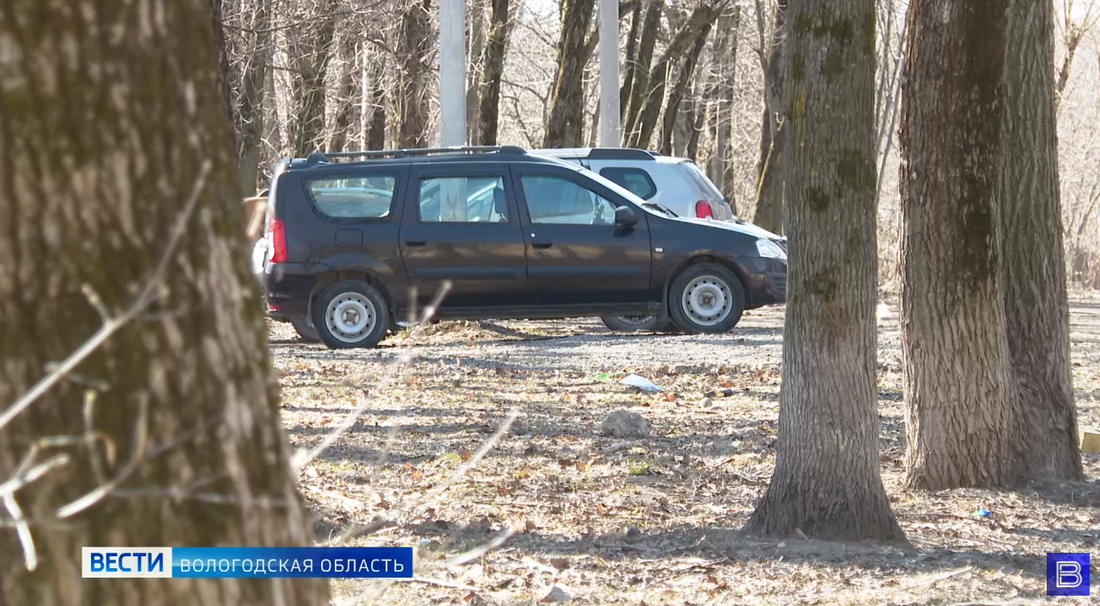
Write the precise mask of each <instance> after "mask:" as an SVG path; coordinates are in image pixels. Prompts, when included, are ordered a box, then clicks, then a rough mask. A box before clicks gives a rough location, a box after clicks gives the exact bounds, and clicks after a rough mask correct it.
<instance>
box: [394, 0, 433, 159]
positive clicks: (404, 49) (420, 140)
mask: <svg viewBox="0 0 1100 606" xmlns="http://www.w3.org/2000/svg"><path fill="white" fill-rule="evenodd" d="M431 7H432V0H416V1H415V2H410V3H409V5H408V7H407V8H406V9H405V10H404V12H403V13H402V15H401V33H400V36H399V39H398V43H397V63H398V71H397V91H396V92H397V95H396V96H397V98H396V100H395V101H396V105H397V116H396V117H397V120H398V124H397V132H396V139H397V140H396V144H397V147H400V148H413V147H425V146H426V145H427V143H428V112H429V107H428V76H429V75H430V73H429V69H428V66H427V65H426V61H427V58H428V50H429V49H430V48H431V45H432V42H433V41H434V40H435V38H436V36H433V35H432V31H431V30H432V22H431Z"/></svg>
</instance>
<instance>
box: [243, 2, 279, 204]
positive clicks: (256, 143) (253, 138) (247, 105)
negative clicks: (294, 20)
mask: <svg viewBox="0 0 1100 606" xmlns="http://www.w3.org/2000/svg"><path fill="white" fill-rule="evenodd" d="M245 18H246V19H247V23H248V27H249V29H251V30H252V31H251V32H242V35H243V36H244V37H245V39H246V41H247V42H246V44H245V49H244V53H245V55H244V56H245V57H247V61H246V63H245V66H244V73H242V74H241V92H240V95H239V97H238V101H237V131H238V133H239V135H238V139H237V175H238V176H237V178H238V180H239V181H240V184H241V191H242V192H243V193H244V194H245V195H248V194H250V193H253V192H254V191H256V187H257V185H258V181H259V173H260V151H261V144H262V141H263V133H264V119H263V118H264V114H263V102H264V81H265V80H266V78H267V70H268V54H269V53H270V52H271V49H270V35H269V34H268V33H267V29H268V22H269V19H268V12H267V1H266V0H254V1H253V2H251V3H250V4H249V5H248V9H247V11H246V17H245Z"/></svg>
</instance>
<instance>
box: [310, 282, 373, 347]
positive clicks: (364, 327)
mask: <svg viewBox="0 0 1100 606" xmlns="http://www.w3.org/2000/svg"><path fill="white" fill-rule="evenodd" d="M313 326H314V328H315V329H316V330H317V336H318V337H320V339H321V341H322V342H323V343H324V344H325V345H327V346H328V347H330V348H332V349H346V348H349V347H374V346H375V345H377V344H378V342H379V341H381V340H382V339H383V337H385V336H386V332H387V330H388V329H389V326H390V317H389V310H388V309H387V307H386V299H385V297H383V296H382V293H380V292H378V289H377V288H375V287H373V286H371V285H370V284H367V283H366V282H362V281H360V280H341V281H339V282H337V283H335V284H333V285H332V286H329V287H328V288H326V289H325V290H323V291H322V292H321V296H319V297H317V300H316V301H315V302H314V304H313Z"/></svg>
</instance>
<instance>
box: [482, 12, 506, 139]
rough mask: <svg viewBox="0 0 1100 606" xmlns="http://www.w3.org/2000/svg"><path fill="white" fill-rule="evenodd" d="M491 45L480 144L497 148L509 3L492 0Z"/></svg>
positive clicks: (484, 79)
mask: <svg viewBox="0 0 1100 606" xmlns="http://www.w3.org/2000/svg"><path fill="white" fill-rule="evenodd" d="M491 1H492V4H493V7H492V11H491V14H490V16H489V42H488V44H487V45H486V46H485V59H484V61H482V68H481V69H482V71H481V85H480V86H479V87H478V88H479V89H480V93H481V108H480V111H479V118H478V122H479V124H480V130H479V133H478V137H477V141H478V143H477V144H478V145H496V144H497V130H498V128H499V126H498V124H499V121H500V81H501V79H502V78H503V77H504V52H505V49H506V48H507V45H508V0H491Z"/></svg>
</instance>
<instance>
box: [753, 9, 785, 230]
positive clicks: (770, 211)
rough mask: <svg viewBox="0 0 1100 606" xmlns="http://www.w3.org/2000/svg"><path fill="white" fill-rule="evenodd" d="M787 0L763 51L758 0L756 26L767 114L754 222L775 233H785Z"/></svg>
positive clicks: (761, 18) (758, 174) (761, 23)
mask: <svg viewBox="0 0 1100 606" xmlns="http://www.w3.org/2000/svg"><path fill="white" fill-rule="evenodd" d="M787 3H788V2H787V0H778V2H777V3H776V6H775V16H774V17H773V21H772V29H771V32H772V34H771V44H770V45H769V46H768V49H769V50H768V51H767V55H765V54H764V51H763V48H764V43H763V40H764V22H763V19H764V17H763V14H764V10H763V8H762V6H761V0H756V19H757V28H758V29H759V31H760V44H761V55H760V62H761V66H762V67H763V69H764V117H763V120H762V125H761V127H760V161H759V162H758V163H757V165H756V166H757V169H756V174H757V178H756V211H755V212H754V213H753V218H752V220H753V223H756V224H757V225H759V226H760V227H763V228H764V229H767V230H770V231H773V232H775V233H783V172H784V168H785V164H786V156H785V153H784V147H785V145H786V140H787V136H786V133H785V132H784V118H783V114H784V112H783V107H782V104H781V102H780V91H781V90H782V89H783V69H782V66H783V64H784V61H785V59H784V52H785V50H786V48H785V47H786V37H787Z"/></svg>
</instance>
